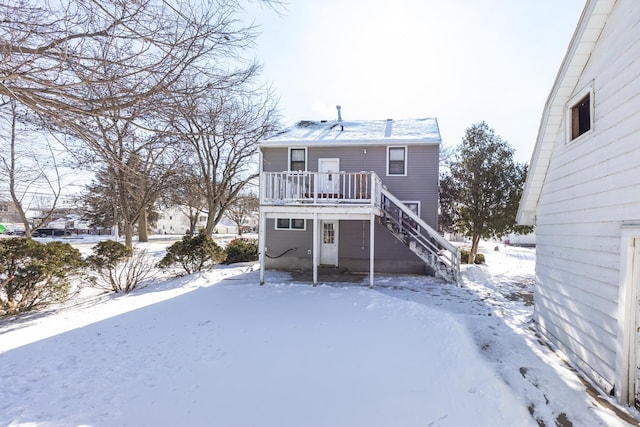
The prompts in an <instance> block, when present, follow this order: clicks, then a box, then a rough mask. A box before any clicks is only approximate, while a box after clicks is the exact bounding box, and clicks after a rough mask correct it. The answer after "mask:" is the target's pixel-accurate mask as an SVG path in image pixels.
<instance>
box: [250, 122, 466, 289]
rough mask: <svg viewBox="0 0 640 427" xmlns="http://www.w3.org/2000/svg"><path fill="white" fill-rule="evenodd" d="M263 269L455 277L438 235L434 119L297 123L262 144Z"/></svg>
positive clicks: (454, 262) (454, 260)
mask: <svg viewBox="0 0 640 427" xmlns="http://www.w3.org/2000/svg"><path fill="white" fill-rule="evenodd" d="M259 147H260V155H261V161H260V165H261V171H260V226H259V232H260V239H259V242H260V243H259V244H260V267H261V272H260V280H261V282H264V271H265V268H271V269H287V270H292V269H304V270H313V282H314V284H315V283H317V281H318V267H319V266H328V267H340V268H344V269H347V270H349V271H352V272H365V273H366V272H368V273H369V280H370V285H371V286H373V283H374V272H401V273H424V272H425V266H427V267H426V269H427V271H428V272H430V273H434V274H438V275H441V276H442V277H444V278H446V279H448V280H452V281H456V280H457V278H458V271H459V260H458V258H459V257H458V253H457V251H456V249H455V247H453V246H452V245H451V244H450V243H449V242H448V241H446V240H445V239H444V238H443V237H441V236H440V235H438V234H437V233H436V232H435V229H436V226H437V214H438V164H439V147H440V131H439V128H438V123H437V120H436V119H433V118H428V119H416V120H391V119H389V120H370V121H343V120H341V118H340V109H338V120H337V121H326V120H323V121H301V122H298V123H297V124H295V125H293V126H291V127H289V128H287V129H285V130H283V131H281V132H279V133H277V134H275V135H273V136H271V137H269V138H267V139H265V140H263V141H262V142H261V143H260V145H259Z"/></svg>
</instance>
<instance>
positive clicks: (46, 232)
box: [31, 228, 70, 237]
mask: <svg viewBox="0 0 640 427" xmlns="http://www.w3.org/2000/svg"><path fill="white" fill-rule="evenodd" d="M31 235H32V236H33V237H54V236H68V235H70V233H69V232H68V231H66V230H60V229H58V228H38V229H37V230H34V231H33V233H31Z"/></svg>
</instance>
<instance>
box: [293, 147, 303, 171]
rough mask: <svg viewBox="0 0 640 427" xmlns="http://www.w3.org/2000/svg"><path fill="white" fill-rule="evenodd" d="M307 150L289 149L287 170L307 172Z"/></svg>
mask: <svg viewBox="0 0 640 427" xmlns="http://www.w3.org/2000/svg"><path fill="white" fill-rule="evenodd" d="M306 160H307V149H306V148H290V149H289V170H290V171H305V170H307V161H306Z"/></svg>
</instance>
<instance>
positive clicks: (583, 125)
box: [567, 84, 593, 141]
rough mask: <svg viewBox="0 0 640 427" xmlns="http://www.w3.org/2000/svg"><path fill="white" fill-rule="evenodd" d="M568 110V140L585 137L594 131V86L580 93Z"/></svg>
mask: <svg viewBox="0 0 640 427" xmlns="http://www.w3.org/2000/svg"><path fill="white" fill-rule="evenodd" d="M568 105H569V107H568V108H567V124H568V129H567V140H568V141H573V140H574V139H576V138H578V137H580V136H582V135H584V134H585V133H587V132H589V131H590V130H591V129H593V84H591V85H589V86H588V87H587V88H585V89H584V90H582V91H581V92H579V93H578V94H577V95H576V96H575V97H573V99H572V100H571V101H570V102H569V104H568Z"/></svg>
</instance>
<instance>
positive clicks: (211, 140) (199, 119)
mask: <svg viewBox="0 0 640 427" xmlns="http://www.w3.org/2000/svg"><path fill="white" fill-rule="evenodd" d="M176 110H177V114H176V116H175V117H174V119H173V121H172V125H173V128H174V129H175V132H176V133H177V134H178V135H179V138H180V139H181V140H183V141H185V143H186V144H187V145H188V147H189V149H188V150H186V152H188V153H189V159H188V161H190V162H191V163H192V165H193V169H194V170H195V171H197V172H196V173H197V174H198V175H199V180H198V184H199V186H198V189H199V190H200V192H201V194H202V197H203V199H204V200H205V202H206V208H207V213H208V217H207V225H206V228H205V232H206V233H207V234H211V233H212V232H213V230H214V228H215V226H216V225H217V224H218V223H219V222H220V220H221V219H222V216H223V215H224V213H225V212H226V210H227V209H228V208H229V206H231V205H232V204H233V203H234V202H235V201H236V199H237V197H238V195H239V194H240V192H241V191H242V189H243V188H245V186H246V185H247V184H248V183H250V182H251V181H252V180H254V179H255V178H257V176H258V166H257V158H256V155H257V143H258V141H259V140H260V139H262V138H263V137H265V136H266V135H268V134H269V133H271V132H273V131H274V130H275V129H276V126H277V115H276V110H275V107H274V103H273V100H272V98H271V96H270V93H269V92H268V91H267V92H266V93H265V94H263V95H262V96H258V94H257V93H255V92H252V91H245V92H242V91H234V92H231V91H226V92H224V93H221V92H220V91H211V92H209V91H207V92H204V93H202V94H201V95H199V96H194V97H190V98H189V99H187V100H184V101H183V102H181V103H178V104H177V108H176Z"/></svg>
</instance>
